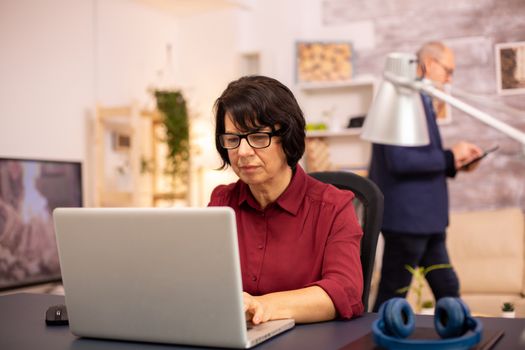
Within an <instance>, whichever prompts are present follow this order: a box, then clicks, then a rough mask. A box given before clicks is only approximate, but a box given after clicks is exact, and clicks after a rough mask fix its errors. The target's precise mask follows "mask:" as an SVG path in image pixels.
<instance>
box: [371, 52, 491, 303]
mask: <svg viewBox="0 0 525 350" xmlns="http://www.w3.org/2000/svg"><path fill="white" fill-rule="evenodd" d="M418 61H419V66H418V75H419V76H420V77H421V78H425V79H428V80H431V81H432V82H433V83H434V85H435V86H436V87H440V86H443V84H446V83H448V82H450V81H451V78H452V73H453V72H454V68H455V63H454V54H453V53H452V51H451V50H450V48H448V47H446V46H445V45H444V44H442V43H440V42H430V43H427V44H425V45H423V47H422V48H421V49H420V50H419V52H418ZM421 98H422V101H423V106H424V110H425V115H426V118H427V124H428V132H429V138H430V144H429V145H426V146H419V147H402V146H390V145H379V144H374V145H373V150H372V160H371V164H370V178H371V179H372V180H373V181H374V182H375V183H376V184H377V185H378V186H379V188H380V189H381V190H382V191H383V194H384V196H385V212H384V219H383V226H382V234H383V237H384V240H385V247H384V254H383V264H382V269H381V281H380V283H379V291H378V295H377V298H376V302H375V305H374V311H377V310H378V309H379V306H380V305H381V304H382V303H383V302H384V301H386V300H388V299H390V298H393V297H405V296H406V292H404V293H399V292H398V290H399V289H401V288H403V287H406V286H408V285H410V282H411V280H412V275H411V273H410V272H409V271H408V270H407V269H406V268H405V265H410V266H412V267H416V266H419V267H428V266H431V265H435V264H448V263H449V257H448V253H447V249H446V245H445V239H446V227H447V226H448V210H449V204H448V190H447V180H446V178H447V177H454V176H455V175H456V172H458V171H471V170H473V169H474V168H475V166H471V167H468V168H464V167H462V166H463V165H464V164H466V163H468V162H469V161H471V160H472V159H474V158H476V157H478V156H480V155H481V154H482V151H481V149H480V148H479V147H478V146H476V145H474V144H471V143H468V142H465V141H462V142H459V143H458V144H456V145H454V146H453V147H452V148H451V149H443V146H442V142H441V136H440V133H439V129H438V126H437V122H436V113H435V110H434V107H433V105H432V98H431V97H430V96H428V95H425V94H422V95H421ZM426 279H427V281H428V283H429V285H430V288H431V289H432V292H433V294H434V297H435V298H436V300H438V299H439V298H442V297H445V296H452V297H458V296H459V281H458V277H457V275H456V273H455V271H454V270H453V269H452V268H444V269H436V270H433V271H431V272H429V273H428V274H427V275H426Z"/></svg>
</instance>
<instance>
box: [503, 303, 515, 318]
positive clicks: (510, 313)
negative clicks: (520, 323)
mask: <svg viewBox="0 0 525 350" xmlns="http://www.w3.org/2000/svg"><path fill="white" fill-rule="evenodd" d="M501 316H502V317H505V318H514V317H516V311H514V304H513V303H510V302H506V303H503V305H502V306H501Z"/></svg>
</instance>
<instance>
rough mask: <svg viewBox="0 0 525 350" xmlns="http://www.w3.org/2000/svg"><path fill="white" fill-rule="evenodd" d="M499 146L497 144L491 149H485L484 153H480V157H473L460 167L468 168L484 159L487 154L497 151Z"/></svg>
mask: <svg viewBox="0 0 525 350" xmlns="http://www.w3.org/2000/svg"><path fill="white" fill-rule="evenodd" d="M498 148H499V145H496V146H494V147H491V148H489V149H486V150H485V151H483V154H482V155H480V156H479V157H476V158H474V159H472V160H471V161H470V162H468V163H465V164H463V165H462V166H461V168H460V169H466V168H468V167H469V166H471V165H472V164H474V163H476V162H479V161H480V160H482V159H483V158H485V157H486V156H487V154H489V153H492V152H494V151H496V150H497V149H498Z"/></svg>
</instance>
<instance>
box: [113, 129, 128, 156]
mask: <svg viewBox="0 0 525 350" xmlns="http://www.w3.org/2000/svg"><path fill="white" fill-rule="evenodd" d="M131 142H132V140H131V134H129V133H125V132H120V131H114V132H112V133H111V145H112V148H113V150H114V151H115V152H129V151H130V150H131Z"/></svg>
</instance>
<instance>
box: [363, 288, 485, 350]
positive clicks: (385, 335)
mask: <svg viewBox="0 0 525 350" xmlns="http://www.w3.org/2000/svg"><path fill="white" fill-rule="evenodd" d="M414 328H415V317H414V312H413V311H412V309H411V308H410V304H408V302H407V301H406V300H405V299H403V298H392V299H390V300H387V301H386V302H384V303H383V304H382V305H381V307H380V308H379V318H378V319H377V320H375V321H374V323H372V333H373V336H374V341H375V343H376V344H377V345H379V346H381V347H383V348H386V349H389V350H397V349H400V350H413V349H425V350H446V349H449V350H451V349H454V350H460V349H470V348H472V347H473V346H475V345H476V344H478V343H479V342H480V341H481V333H482V332H483V325H482V324H481V322H480V321H479V320H476V319H474V318H472V316H470V311H469V309H468V306H467V305H466V304H465V303H464V302H463V301H462V300H461V299H459V298H451V297H446V298H441V299H439V300H438V302H437V305H436V310H435V316H434V328H435V329H436V332H437V333H438V334H439V336H440V337H441V338H443V339H439V340H430V339H403V338H406V337H408V336H409V335H410V334H412V332H413V331H414Z"/></svg>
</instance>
